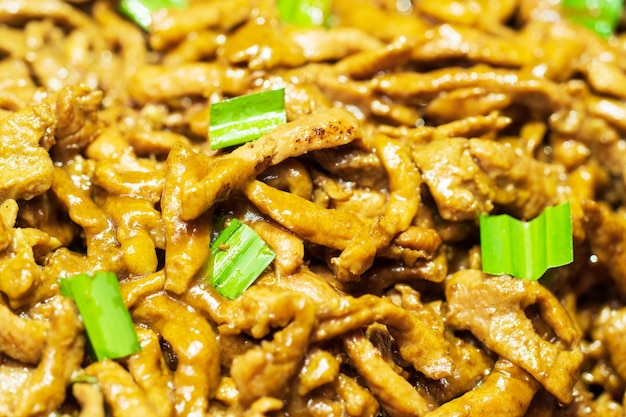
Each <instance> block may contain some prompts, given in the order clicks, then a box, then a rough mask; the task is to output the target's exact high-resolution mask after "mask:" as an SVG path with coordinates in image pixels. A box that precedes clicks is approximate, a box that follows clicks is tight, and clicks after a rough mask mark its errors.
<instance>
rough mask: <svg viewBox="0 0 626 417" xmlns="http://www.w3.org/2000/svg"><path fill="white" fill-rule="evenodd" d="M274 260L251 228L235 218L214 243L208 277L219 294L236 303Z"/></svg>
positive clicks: (207, 271) (206, 269)
mask: <svg viewBox="0 0 626 417" xmlns="http://www.w3.org/2000/svg"><path fill="white" fill-rule="evenodd" d="M275 257H276V254H275V253H274V251H272V249H271V248H270V247H269V246H268V245H267V243H265V241H264V240H263V239H261V237H260V236H259V235H258V234H257V233H256V232H255V231H254V230H252V228H250V226H248V225H246V224H244V223H242V222H240V221H239V220H237V219H234V218H233V219H231V220H230V222H229V223H228V225H227V226H226V228H225V229H224V230H223V231H222V233H220V235H219V236H218V237H217V239H215V241H214V242H213V243H212V244H211V256H210V257H209V260H208V263H207V267H206V268H205V275H206V277H207V279H208V281H209V283H210V284H211V285H213V286H214V287H215V289H216V290H217V292H219V293H220V294H222V295H223V296H224V297H227V298H230V299H231V300H233V299H235V298H237V297H238V296H239V295H240V294H241V293H243V292H244V291H245V290H246V289H248V287H249V286H250V285H252V283H253V282H254V281H255V280H256V279H257V278H258V277H259V275H261V273H262V272H263V271H264V270H265V268H267V266H268V265H269V264H270V263H271V262H272V261H273V260H274V258H275Z"/></svg>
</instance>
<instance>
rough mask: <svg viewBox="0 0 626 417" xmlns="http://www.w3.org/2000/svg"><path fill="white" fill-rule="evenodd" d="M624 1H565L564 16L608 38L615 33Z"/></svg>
mask: <svg viewBox="0 0 626 417" xmlns="http://www.w3.org/2000/svg"><path fill="white" fill-rule="evenodd" d="M623 6H624V0H563V14H564V16H565V17H566V18H567V19H569V20H570V21H572V22H574V23H576V24H578V25H581V26H584V27H586V28H588V29H591V30H593V31H594V32H596V33H597V34H599V35H600V36H602V37H605V38H608V37H609V36H611V35H612V34H613V33H614V32H615V28H616V27H617V24H618V23H619V20H620V17H621V15H622V8H623Z"/></svg>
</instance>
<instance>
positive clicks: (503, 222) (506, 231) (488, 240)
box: [480, 202, 574, 280]
mask: <svg viewBox="0 0 626 417" xmlns="http://www.w3.org/2000/svg"><path fill="white" fill-rule="evenodd" d="M480 245H481V256H482V264H483V266H482V268H483V271H484V272H486V273H488V274H492V275H502V274H508V275H513V276H515V277H518V278H526V279H531V280H537V279H539V278H541V276H542V275H543V274H544V273H545V272H546V271H547V270H548V268H554V267H557V266H562V265H566V264H569V263H571V262H572V261H573V260H574V249H573V238H572V218H571V213H570V204H569V202H568V203H563V204H560V205H558V206H554V207H548V208H546V209H545V210H544V211H543V213H541V214H540V215H539V216H537V217H536V218H534V219H532V220H530V221H528V222H523V221H520V220H517V219H515V218H513V217H511V216H509V215H506V214H500V215H496V216H485V215H482V216H480Z"/></svg>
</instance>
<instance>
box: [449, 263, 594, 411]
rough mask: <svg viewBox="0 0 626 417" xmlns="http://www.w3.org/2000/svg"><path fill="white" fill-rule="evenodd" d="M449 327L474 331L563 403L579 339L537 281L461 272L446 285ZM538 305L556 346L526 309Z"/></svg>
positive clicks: (578, 361)
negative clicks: (535, 324)
mask: <svg viewBox="0 0 626 417" xmlns="http://www.w3.org/2000/svg"><path fill="white" fill-rule="evenodd" d="M446 300H447V301H448V311H447V314H446V318H447V323H448V324H449V325H450V326H452V327H453V328H457V329H465V330H469V331H471V332H472V334H473V335H474V336H476V337H477V338H478V340H480V341H481V342H482V343H484V344H485V346H487V348H489V349H490V350H492V351H493V352H495V353H497V354H499V355H500V356H502V357H504V358H507V359H508V360H509V361H511V362H512V363H514V364H516V365H517V366H519V367H521V368H522V369H524V370H525V371H527V372H528V373H530V374H531V375H532V376H533V377H534V378H535V379H537V381H539V382H540V383H541V384H542V385H543V386H544V388H545V389H547V390H548V391H549V392H550V393H552V394H553V395H554V396H555V397H556V398H557V399H558V400H559V401H561V402H562V403H568V402H570V401H571V400H572V388H573V387H574V384H575V383H576V381H577V378H578V375H579V372H580V368H581V365H582V361H583V354H582V352H581V350H580V346H579V343H578V342H579V340H580V334H579V331H578V328H577V326H576V325H575V324H574V322H573V321H572V319H571V317H570V316H569V314H568V312H567V311H566V310H565V309H564V308H563V306H561V304H560V303H559V301H558V300H557V299H556V297H555V296H554V295H553V294H552V293H551V292H550V291H548V290H547V289H546V288H545V287H543V286H542V285H541V284H539V283H538V282H537V281H530V280H525V279H518V278H513V277H509V276H506V275H503V276H488V275H487V274H484V273H483V272H481V271H478V270H472V269H467V270H462V271H459V272H456V273H455V274H453V275H452V276H451V277H450V278H449V280H448V281H447V282H446ZM535 304H536V305H537V306H538V307H539V310H540V312H541V317H542V319H543V320H544V321H545V323H546V324H547V326H549V328H551V329H552V331H553V332H554V335H555V339H554V341H552V340H545V339H544V338H542V336H541V335H539V334H537V333H536V330H535V328H534V327H533V323H532V322H531V320H530V319H529V318H528V317H527V316H526V313H525V309H526V308H528V307H530V306H532V305H535Z"/></svg>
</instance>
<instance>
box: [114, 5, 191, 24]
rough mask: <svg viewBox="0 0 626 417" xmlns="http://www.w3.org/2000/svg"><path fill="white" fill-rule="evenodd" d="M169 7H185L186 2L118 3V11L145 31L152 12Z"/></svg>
mask: <svg viewBox="0 0 626 417" xmlns="http://www.w3.org/2000/svg"><path fill="white" fill-rule="evenodd" d="M169 7H175V8H179V9H183V8H185V7H187V2H186V0H121V1H120V4H119V9H120V11H121V12H122V13H123V14H124V15H126V17H128V18H129V19H131V20H132V21H133V22H135V23H136V24H137V25H139V26H140V27H141V28H142V29H143V30H145V31H148V30H149V28H150V24H151V23H152V13H153V12H155V11H157V10H160V9H167V8H169Z"/></svg>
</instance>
